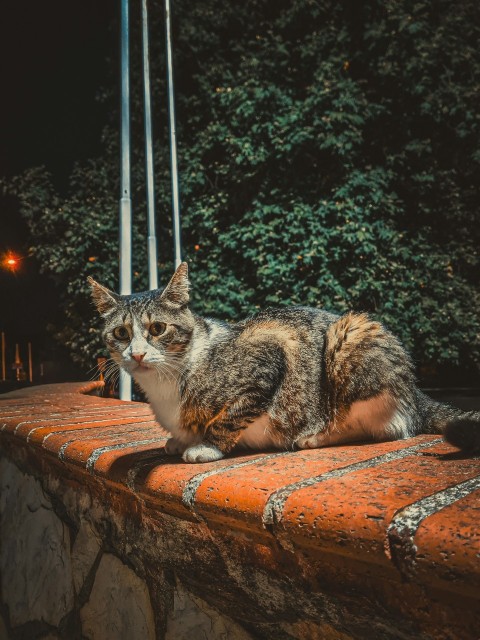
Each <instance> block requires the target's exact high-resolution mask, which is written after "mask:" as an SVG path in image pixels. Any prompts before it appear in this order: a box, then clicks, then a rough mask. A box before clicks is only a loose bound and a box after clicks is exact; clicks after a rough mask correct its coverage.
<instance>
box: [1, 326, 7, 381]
mask: <svg viewBox="0 0 480 640" xmlns="http://www.w3.org/2000/svg"><path fill="white" fill-rule="evenodd" d="M6 374H7V368H6V356H5V333H4V332H3V331H2V380H3V381H4V382H5V380H6Z"/></svg>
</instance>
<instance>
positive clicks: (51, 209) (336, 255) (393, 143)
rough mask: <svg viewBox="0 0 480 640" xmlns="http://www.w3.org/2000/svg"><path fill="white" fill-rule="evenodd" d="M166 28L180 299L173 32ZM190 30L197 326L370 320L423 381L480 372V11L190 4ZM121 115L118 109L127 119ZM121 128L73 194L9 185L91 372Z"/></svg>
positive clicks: (182, 110) (462, 4) (159, 88)
mask: <svg viewBox="0 0 480 640" xmlns="http://www.w3.org/2000/svg"><path fill="white" fill-rule="evenodd" d="M152 9H153V7H152ZM153 17H154V20H153V25H152V29H151V32H152V34H151V37H152V40H153V44H154V46H153V51H152V62H153V63H154V64H153V68H154V83H153V85H154V103H155V105H157V113H156V118H155V123H156V125H157V126H156V130H155V133H156V137H157V143H156V157H155V160H156V169H157V172H156V174H157V178H156V180H157V183H156V190H157V213H158V235H159V237H160V240H161V241H160V252H159V254H160V256H161V265H160V267H161V273H162V277H163V278H164V280H165V279H166V277H167V274H168V273H170V271H171V268H172V267H171V264H172V262H171V248H170V245H171V239H170V238H171V234H170V213H169V210H170V182H169V180H170V177H169V159H168V144H167V133H166V122H167V119H166V112H165V106H166V98H165V96H166V91H165V89H166V88H165V80H164V75H165V74H164V68H165V66H164V55H163V49H164V43H163V25H162V20H163V16H162V15H160V14H159V15H154V16H153ZM174 20H175V34H174V42H175V61H176V81H177V108H178V113H177V119H178V137H179V145H180V146H179V158H180V170H181V194H182V195H181V200H182V213H183V244H184V251H185V257H186V259H187V260H188V261H189V262H190V263H191V276H192V281H193V287H194V289H193V295H194V304H195V309H196V311H198V312H199V313H204V314H209V315H214V316H219V317H224V318H238V317H239V316H242V315H245V314H247V313H250V312H253V311H255V310H256V309H258V308H260V307H263V306H264V305H287V304H292V303H293V304H308V305H314V306H322V307H325V308H328V309H331V310H336V311H344V310H346V309H350V308H353V309H357V310H360V309H361V310H367V311H370V312H372V313H373V314H374V315H375V316H376V317H378V318H380V319H382V320H383V321H384V322H385V323H386V324H387V325H388V327H389V328H390V329H391V330H392V331H394V332H395V333H396V334H398V335H399V336H400V337H401V339H402V340H403V341H404V342H405V344H406V345H407V347H408V348H409V349H410V350H411V351H412V352H413V355H414V357H415V359H416V361H417V362H418V363H419V364H420V363H421V364H428V363H436V364H438V365H442V364H444V365H445V364H449V365H458V364H459V363H461V364H463V365H464V366H476V365H478V363H479V361H480V296H479V292H478V289H477V284H478V273H479V255H478V247H479V243H480V242H479V241H480V225H479V218H478V207H479V203H480V202H479V201H480V198H479V192H478V185H479V184H480V146H479V140H480V136H479V133H480V115H479V112H478V104H479V100H480V50H479V48H478V42H479V41H480V20H479V9H478V3H477V2H476V1H475V0H471V1H470V0H459V1H458V2H455V3H452V2H449V1H447V0H423V1H421V0H416V1H415V2H414V1H412V0H402V1H400V0H386V1H383V2H380V1H379V0H371V1H369V2H366V3H362V2H354V1H353V0H350V1H348V0H343V1H342V2H333V1H327V0H324V1H319V2H317V1H313V0H294V1H291V0H289V1H288V2H287V1H286V0H275V1H274V0H247V1H245V2H243V3H238V2H235V3H229V2H224V1H221V0H198V1H197V2H194V3H192V2H187V1H186V0H177V2H175V15H174ZM134 31H135V29H134ZM137 35H138V34H137ZM137 41H138V42H139V41H140V39H139V37H138V38H137ZM138 56H139V52H138V51H134V64H135V65H136V67H137V69H139V64H138V63H139V60H138ZM135 77H136V80H135V83H134V85H135V86H134V88H133V91H132V93H133V103H134V109H133V111H134V113H135V114H136V115H135V119H134V122H133V138H134V153H133V162H134V169H133V185H134V193H133V198H134V213H135V223H134V226H135V229H134V231H135V250H134V262H135V264H134V271H135V287H136V288H137V289H139V288H142V287H143V288H144V287H145V286H146V273H145V270H146V264H147V262H146V249H145V247H146V240H145V236H146V222H145V197H144V175H143V171H144V170H143V162H144V161H143V156H142V144H143V142H142V141H143V122H142V120H141V114H142V102H141V95H142V94H141V86H140V73H139V71H137V72H136V76H135ZM114 98H115V96H113V93H112V92H107V93H106V95H105V99H106V100H111V101H112V106H113V104H114V102H115V100H114ZM160 123H161V125H160ZM113 124H114V125H115V126H110V127H107V128H106V129H105V134H104V148H105V153H104V155H103V156H102V157H101V158H98V159H94V160H92V161H91V162H90V163H88V164H86V165H82V166H78V167H77V168H76V169H75V171H74V172H73V174H72V176H71V181H70V192H69V193H68V194H66V195H65V194H63V195H59V194H57V193H55V192H54V190H53V188H52V187H51V184H50V181H49V178H48V175H47V174H46V173H45V171H44V170H43V169H35V170H32V171H30V172H28V173H26V174H25V175H23V176H21V177H19V178H18V179H17V180H15V181H14V183H13V184H10V185H9V189H10V190H14V191H16V193H17V194H18V196H19V197H20V199H21V204H22V212H23V216H24V217H25V219H26V220H27V222H28V224H29V226H30V229H31V232H32V238H34V243H33V241H32V244H34V246H33V247H32V251H33V252H34V254H35V255H36V256H37V258H38V259H39V260H40V262H41V264H42V265H43V267H44V269H45V270H46V271H47V272H49V273H51V274H52V275H53V276H54V277H55V278H56V279H57V280H58V282H59V283H61V284H62V286H63V287H64V290H65V296H64V298H65V309H66V322H65V325H66V327H67V328H66V329H64V330H62V332H61V339H62V340H63V341H64V342H66V343H67V344H68V345H69V347H70V349H71V351H72V353H73V354H74V356H75V357H76V359H77V360H79V361H82V362H84V363H87V362H89V363H90V362H91V360H92V356H93V354H94V353H95V352H96V351H97V350H98V349H99V342H98V334H97V329H96V325H93V328H90V329H89V327H90V326H91V318H92V316H93V313H92V311H91V308H90V305H89V301H88V293H87V286H86V276H87V275H93V276H94V277H95V278H96V279H98V280H99V281H101V282H102V283H105V284H106V285H109V286H112V287H114V288H115V287H116V285H117V272H118V266H117V260H118V250H117V237H118V231H117V210H118V191H119V186H118V173H119V168H118V132H117V130H116V124H117V121H116V120H115V121H114V122H113Z"/></svg>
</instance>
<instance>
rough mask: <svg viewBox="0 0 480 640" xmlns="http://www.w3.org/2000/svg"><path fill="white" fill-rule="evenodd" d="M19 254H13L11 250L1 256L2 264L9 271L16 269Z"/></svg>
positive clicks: (18, 265) (19, 257) (17, 267)
mask: <svg viewBox="0 0 480 640" xmlns="http://www.w3.org/2000/svg"><path fill="white" fill-rule="evenodd" d="M21 260H22V258H21V256H17V255H15V254H14V253H13V252H12V251H9V252H8V253H6V254H5V255H4V256H3V258H2V263H1V264H2V266H3V268H4V269H8V270H9V271H16V270H17V269H19V268H20V261H21Z"/></svg>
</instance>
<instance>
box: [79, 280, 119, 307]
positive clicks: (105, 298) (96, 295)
mask: <svg viewBox="0 0 480 640" xmlns="http://www.w3.org/2000/svg"><path fill="white" fill-rule="evenodd" d="M87 280H88V283H89V285H90V286H91V287H92V298H93V302H94V303H95V306H96V307H97V309H98V311H99V313H100V314H101V315H102V316H103V315H105V314H106V313H108V312H109V311H112V310H113V309H114V308H115V307H116V306H117V304H118V302H119V300H120V297H119V296H118V295H117V294H116V293H114V292H113V291H110V289H107V287H104V286H102V285H101V284H98V282H96V281H95V280H94V279H93V278H92V277H91V276H88V278H87Z"/></svg>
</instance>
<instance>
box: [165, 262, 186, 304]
mask: <svg viewBox="0 0 480 640" xmlns="http://www.w3.org/2000/svg"><path fill="white" fill-rule="evenodd" d="M189 289H190V281H189V279H188V265H187V263H186V262H182V263H181V264H179V266H178V267H177V270H176V271H175V273H174V274H173V276H172V279H171V280H170V282H169V283H168V284H167V286H166V287H165V289H164V290H163V292H162V295H161V296H160V300H161V301H168V302H171V303H172V304H174V305H177V306H179V307H183V306H185V305H186V304H188V301H189V300H190V296H189V294H188V290H189Z"/></svg>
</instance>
